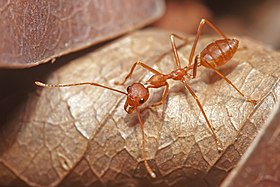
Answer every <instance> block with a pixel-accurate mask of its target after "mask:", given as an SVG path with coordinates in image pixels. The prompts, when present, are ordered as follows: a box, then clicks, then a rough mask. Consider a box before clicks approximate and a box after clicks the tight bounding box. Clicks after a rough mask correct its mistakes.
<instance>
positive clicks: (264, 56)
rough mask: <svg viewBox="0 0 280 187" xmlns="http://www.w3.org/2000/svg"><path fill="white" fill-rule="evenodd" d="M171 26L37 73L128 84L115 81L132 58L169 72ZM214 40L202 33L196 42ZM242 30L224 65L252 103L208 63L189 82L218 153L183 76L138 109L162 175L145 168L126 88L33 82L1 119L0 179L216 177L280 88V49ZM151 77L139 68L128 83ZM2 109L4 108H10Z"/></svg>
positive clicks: (208, 180)
mask: <svg viewBox="0 0 280 187" xmlns="http://www.w3.org/2000/svg"><path fill="white" fill-rule="evenodd" d="M169 34H171V33H170V32H166V31H162V30H155V29H147V30H144V31H139V32H136V33H132V34H130V35H129V36H126V37H123V38H121V39H119V40H117V41H114V42H113V43H112V44H108V45H105V46H103V47H102V48H100V49H98V50H94V51H92V52H90V53H88V54H86V55H84V56H82V57H80V58H77V59H75V60H72V61H70V62H69V63H65V64H63V65H61V66H59V67H58V68H56V69H55V70H51V71H50V72H49V73H48V74H47V75H46V76H45V77H44V78H42V75H41V76H38V72H40V71H41V70H40V68H48V67H49V66H45V67H39V68H37V69H35V70H34V71H35V72H37V75H36V73H35V75H36V76H37V77H40V81H45V82H48V83H53V84H55V83H77V82H85V81H92V82H98V83H100V84H104V85H108V86H111V87H114V88H117V89H121V90H125V89H126V88H125V87H123V86H115V85H114V82H115V81H121V80H123V78H124V77H125V76H126V74H127V73H128V72H129V70H130V67H131V66H132V64H133V63H134V62H135V61H136V60H142V61H143V62H145V63H147V64H148V65H150V66H152V67H154V68H155V69H157V70H159V71H161V72H164V73H169V72H170V71H171V70H173V69H174V68H175V63H174V59H173V56H172V53H171V46H170V41H169ZM187 38H188V39H189V42H188V43H187V44H186V45H185V46H183V47H181V48H180V50H179V55H180V58H181V60H182V63H183V65H186V64H187V59H188V55H189V52H190V50H191V46H192V41H193V37H190V36H188V37H187ZM214 39H217V37H216V36H211V37H209V36H208V37H202V39H201V41H200V42H199V45H198V49H197V51H200V50H202V49H203V47H205V46H206V45H207V44H208V43H210V42H212V41H213V40H214ZM238 39H240V42H241V46H240V49H239V50H238V51H237V53H236V55H235V56H234V57H233V59H232V60H231V61H230V62H228V64H226V65H225V66H224V67H222V68H221V69H220V71H221V72H222V73H224V74H225V75H226V76H227V77H228V78H229V79H230V80H231V81H232V82H233V83H234V84H235V85H236V86H237V87H238V88H240V89H241V90H242V92H243V93H245V94H246V95H247V96H250V97H252V98H253V99H257V100H258V104H257V105H256V106H253V105H252V104H251V103H248V102H245V101H244V98H242V97H241V96H240V95H238V93H237V92H236V91H235V90H234V89H233V88H232V87H231V86H230V85H229V84H228V83H227V82H226V81H224V80H222V79H221V78H219V77H218V76H217V75H216V74H215V73H214V72H213V71H211V70H209V69H206V68H201V67H199V71H198V75H197V78H196V79H194V80H191V81H189V85H190V86H191V87H192V88H193V90H194V91H195V93H196V94H197V95H198V98H199V100H200V101H201V103H202V105H203V108H204V110H205V112H206V115H207V116H208V118H209V120H210V122H211V124H212V125H213V126H214V128H215V131H216V133H217V136H218V138H219V139H220V140H221V141H222V144H223V146H224V148H225V150H224V151H223V152H222V153H219V152H218V150H217V147H216V144H215V141H214V139H213V136H212V135H211V132H210V131H209V129H208V127H207V125H206V123H205V119H204V118H203V116H202V114H201V112H200V110H199V108H198V106H197V105H196V103H195V100H194V99H193V97H192V96H191V95H190V93H188V92H187V91H186V90H185V88H184V87H183V85H182V84H181V83H180V82H174V81H170V82H169V83H170V92H169V95H168V98H167V102H166V103H165V104H164V105H161V106H159V107H156V108H153V109H152V110H147V111H144V112H143V113H142V114H141V116H142V119H143V121H144V126H145V141H146V150H147V153H148V154H147V155H148V159H149V163H150V164H151V166H152V168H153V170H154V171H155V172H156V174H157V175H158V177H157V178H156V179H152V178H150V177H149V175H148V174H147V171H146V169H145V166H144V164H143V157H142V154H141V144H140V143H141V132H140V127H139V124H138V120H137V116H136V115H135V114H131V115H128V114H127V113H126V112H125V111H124V110H123V104H124V102H125V98H124V97H123V96H122V95H120V94H118V93H112V92H110V91H108V90H103V89H102V88H96V87H92V86H80V87H71V88H53V89H47V88H44V89H40V88H37V89H36V92H35V91H30V90H29V91H28V92H25V93H24V99H21V101H20V102H16V101H15V103H16V104H15V106H16V107H15V108H14V109H13V110H10V111H9V114H8V116H7V117H5V120H2V121H3V123H2V124H1V136H0V138H1V141H0V142H1V143H0V151H1V152H0V168H1V173H0V184H1V185H27V186H29V185H31V186H57V185H59V186H73V185H77V186H106V185H107V186H143V185H146V186H217V185H218V184H220V183H221V181H222V180H223V179H224V178H225V176H226V175H227V174H228V173H229V171H230V170H231V169H232V168H233V167H235V166H236V164H237V162H238V160H239V159H240V157H241V156H242V154H243V153H244V152H245V151H246V149H247V148H248V146H249V144H250V143H251V142H252V141H253V139H254V137H255V136H256V135H257V133H258V132H259V130H260V129H261V127H262V126H263V124H264V122H265V121H266V119H267V117H268V116H269V114H270V112H271V110H272V108H273V106H274V105H275V103H276V102H277V101H279V95H280V92H279V90H280V89H279V88H280V87H279V86H280V85H279V73H280V64H279V59H280V54H279V53H277V52H275V51H273V50H271V49H269V48H267V47H264V46H262V45H260V44H258V43H257V42H254V41H252V40H250V39H247V38H238ZM178 44H179V42H178ZM150 76H151V74H150V73H148V72H146V71H145V70H143V69H141V68H137V70H136V72H135V74H134V75H133V77H132V78H131V79H130V80H129V81H128V83H127V85H129V84H130V83H132V82H138V81H140V82H143V81H145V80H147V78H149V77H150ZM34 77H35V76H34ZM34 81H35V79H34ZM31 84H32V83H31ZM162 92H163V90H162V89H154V90H153V93H152V94H151V98H150V100H149V101H148V102H149V103H153V102H155V101H158V100H159V99H160V98H161V94H162ZM19 94H23V93H20V92H19V93H17V94H15V96H11V97H10V98H8V99H5V101H3V100H2V101H1V102H2V103H3V102H5V103H9V101H10V100H13V101H14V100H15V98H16V97H18V96H19ZM7 100H8V101H7ZM11 102H12V101H11ZM1 106H3V105H1ZM1 113H2V114H1V115H3V116H4V115H7V113H6V111H5V110H1ZM7 178H8V179H9V180H6V179H7ZM4 179H5V180H4Z"/></svg>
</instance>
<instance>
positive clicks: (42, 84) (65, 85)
mask: <svg viewBox="0 0 280 187" xmlns="http://www.w3.org/2000/svg"><path fill="white" fill-rule="evenodd" d="M35 84H36V85H37V86H41V87H47V88H54V87H69V86H81V85H92V86H99V87H102V88H105V89H108V90H112V91H114V92H118V93H121V94H124V95H127V93H125V92H123V91H120V90H117V89H114V88H110V87H107V86H104V85H101V84H97V83H94V82H81V83H74V84H46V83H42V82H39V81H35Z"/></svg>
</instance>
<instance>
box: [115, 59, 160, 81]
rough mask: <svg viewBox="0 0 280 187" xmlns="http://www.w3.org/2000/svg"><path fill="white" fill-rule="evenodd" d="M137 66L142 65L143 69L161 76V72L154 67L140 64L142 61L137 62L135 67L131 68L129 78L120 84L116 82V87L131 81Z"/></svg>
mask: <svg viewBox="0 0 280 187" xmlns="http://www.w3.org/2000/svg"><path fill="white" fill-rule="evenodd" d="M137 65H140V66H142V67H143V68H145V69H146V70H148V71H150V72H152V73H154V74H160V72H158V71H157V70H155V69H153V68H152V67H150V66H148V65H146V64H144V63H142V62H140V61H137V62H135V63H134V64H133V66H132V67H131V69H130V72H129V73H128V74H127V76H126V77H125V79H124V81H123V82H121V83H119V82H115V84H116V85H124V83H125V82H126V81H127V79H129V78H130V77H131V75H132V73H133V72H134V69H135V67H136V66H137Z"/></svg>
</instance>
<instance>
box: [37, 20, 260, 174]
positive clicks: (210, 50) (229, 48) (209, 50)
mask: <svg viewBox="0 0 280 187" xmlns="http://www.w3.org/2000/svg"><path fill="white" fill-rule="evenodd" d="M205 24H207V25H208V26H210V27H211V28H212V29H213V30H214V31H215V32H216V33H218V34H219V35H221V36H222V38H223V39H219V40H216V41H214V42H212V43H210V44H208V45H207V46H206V47H205V48H204V49H203V50H202V51H201V52H200V53H199V54H198V55H196V56H195V59H194V62H193V58H194V53H195V49H196V46H197V42H198V39H199V37H200V32H201V30H202V27H203V26H204V25H205ZM175 38H177V39H180V40H183V41H186V40H185V39H184V38H183V37H181V36H178V35H176V34H171V35H170V41H171V45H172V50H173V55H174V57H175V62H176V65H177V69H175V70H173V71H172V72H171V73H169V74H163V73H160V72H159V71H157V70H155V69H153V68H152V67H150V66H148V65H146V64H144V63H142V62H140V61H138V62H136V63H134V65H133V66H132V67H131V70H130V72H129V73H128V75H127V76H126V77H125V79H124V81H123V82H121V83H116V84H119V85H124V83H125V82H126V81H127V80H128V79H129V78H130V77H131V76H132V73H133V71H134V69H135V67H136V66H137V65H140V66H141V67H143V68H144V69H146V70H148V71H150V72H151V73H153V74H154V75H152V76H151V77H150V78H149V80H147V81H146V82H145V83H144V84H141V83H133V84H132V85H130V86H128V87H127V93H126V92H123V91H120V90H117V89H114V88H110V87H107V86H104V85H101V84H98V83H93V82H84V83H75V84H55V85H54V84H45V83H42V82H38V81H36V82H35V84H36V85H38V86H42V87H69V86H80V85H92V86H98V87H102V88H105V89H109V90H111V91H115V92H118V93H121V94H124V95H126V97H127V98H126V102H125V104H124V110H125V111H126V112H127V113H129V114H131V113H132V112H133V111H136V113H137V117H138V120H139V124H140V128H141V133H142V142H141V143H142V154H143V159H144V164H145V167H146V169H147V171H148V173H149V174H150V176H151V177H153V178H155V177H156V174H155V173H154V172H153V171H152V169H151V167H150V166H149V164H148V162H147V157H146V152H145V139H144V138H145V137H144V125H143V122H142V120H141V117H140V109H139V108H138V107H139V106H141V105H142V104H144V103H145V102H146V101H147V100H148V98H149V88H160V87H165V89H164V92H163V95H162V98H161V100H160V101H159V102H156V103H153V104H152V105H149V106H147V107H145V108H143V109H141V111H143V110H145V109H147V108H149V107H155V106H158V105H161V104H163V103H164V102H165V100H166V98H167V95H168V89H169V84H168V83H167V80H168V79H173V80H178V81H181V82H182V83H183V84H184V86H185V88H186V89H187V90H188V91H189V92H190V93H191V95H192V97H193V98H194V99H195V101H196V103H197V105H198V107H199V109H200V110H201V112H202V115H203V116H204V118H205V120H206V123H207V126H208V127H209V129H210V131H211V133H212V135H213V137H214V139H215V142H216V145H217V147H218V150H219V151H222V150H223V147H222V143H221V141H220V140H219V139H218V137H217V135H216V133H215V131H214V128H213V127H212V125H211V124H210V122H209V120H208V118H207V116H206V114H205V112H204V109H203V107H202V105H201V103H200V101H199V99H198V97H197V96H196V94H195V93H194V91H193V90H192V89H191V87H190V86H189V85H188V84H187V80H188V79H194V78H195V77H196V72H197V68H198V67H199V66H204V67H206V68H211V69H213V70H214V71H215V72H216V73H217V74H218V75H219V76H221V77H222V78H223V79H225V80H226V81H227V82H228V83H229V84H230V85H231V86H232V87H233V88H234V89H235V90H236V91H237V92H238V93H239V94H240V95H241V96H242V97H244V98H245V100H246V101H247V102H251V103H252V104H254V105H256V103H257V101H256V100H253V99H251V98H249V97H246V96H245V95H244V94H243V93H242V92H241V91H240V90H239V89H238V88H237V87H236V86H235V85H234V84H233V83H232V82H231V81H230V80H229V79H227V78H226V77H225V76H224V75H223V74H222V73H220V72H219V71H218V70H217V69H216V67H219V66H222V65H223V64H225V63H227V62H228V61H229V60H230V59H231V58H232V57H233V55H234V54H235V52H236V51H237V48H238V44H239V41H238V40H236V39H228V38H227V37H226V36H225V34H224V33H223V32H222V31H220V30H219V29H218V28H217V27H216V26H214V25H213V24H212V23H211V22H210V21H208V20H206V19H201V21H200V24H199V27H198V30H197V35H196V38H195V40H194V43H193V46H192V50H191V53H190V56H189V64H188V65H187V66H186V67H183V68H182V67H181V62H180V59H179V56H178V51H177V47H176V44H175V40H174V39H175ZM189 72H191V73H189Z"/></svg>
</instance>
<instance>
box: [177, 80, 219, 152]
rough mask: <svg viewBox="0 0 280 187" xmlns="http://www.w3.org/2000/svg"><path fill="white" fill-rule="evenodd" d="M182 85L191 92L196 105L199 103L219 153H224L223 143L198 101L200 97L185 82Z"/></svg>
mask: <svg viewBox="0 0 280 187" xmlns="http://www.w3.org/2000/svg"><path fill="white" fill-rule="evenodd" d="M182 83H183V84H184V85H185V88H186V89H188V90H189V92H190V93H191V95H192V96H193V98H194V99H195V101H196V103H197V105H198V107H199V109H200V111H201V112H202V114H203V116H204V119H205V120H206V123H207V125H208V127H209V129H210V131H211V133H212V135H213V137H214V139H215V141H216V144H217V147H218V151H219V152H221V151H223V147H222V143H221V141H220V140H219V139H218V137H217V135H216V133H215V131H214V128H213V127H212V125H211V124H210V122H209V120H208V118H207V116H206V114H205V112H204V110H203V108H202V105H201V103H200V101H199V100H198V97H197V96H196V94H195V93H194V91H193V90H192V89H191V87H190V86H189V85H188V84H187V83H186V81H185V80H182Z"/></svg>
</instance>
